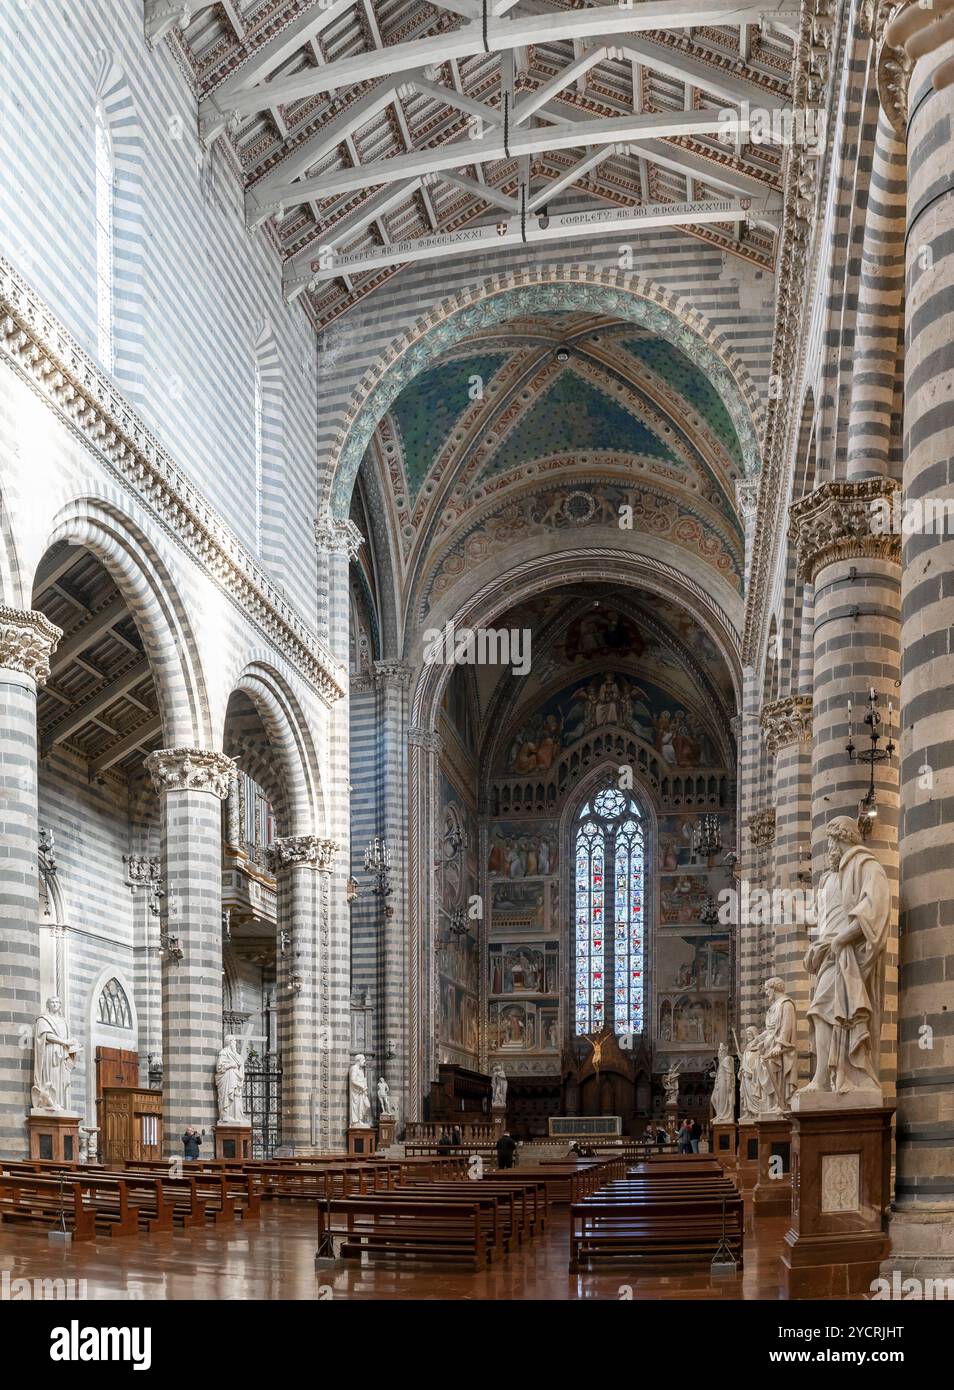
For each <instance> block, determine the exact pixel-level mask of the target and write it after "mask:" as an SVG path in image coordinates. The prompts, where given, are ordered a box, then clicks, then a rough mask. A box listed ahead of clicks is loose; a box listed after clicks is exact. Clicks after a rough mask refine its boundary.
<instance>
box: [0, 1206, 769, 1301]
mask: <svg viewBox="0 0 954 1390" xmlns="http://www.w3.org/2000/svg"><path fill="white" fill-rule="evenodd" d="M787 1224H788V1222H787V1220H786V1219H785V1218H782V1217H770V1218H766V1217H760V1218H759V1220H758V1222H756V1223H755V1224H754V1229H753V1223H752V1218H751V1217H748V1219H747V1230H746V1248H745V1268H744V1269H743V1270H742V1271H740V1272H739V1273H738V1274H737V1275H735V1276H731V1277H726V1276H719V1277H713V1276H711V1275H710V1274H709V1272H708V1271H707V1270H701V1271H699V1272H698V1273H693V1274H686V1273H682V1274H677V1275H673V1276H669V1277H664V1276H661V1275H655V1276H647V1275H643V1276H638V1277H637V1276H634V1275H633V1273H632V1272H631V1271H627V1270H626V1269H625V1268H623V1267H614V1268H611V1269H608V1270H607V1269H603V1270H601V1271H600V1272H598V1273H592V1272H590V1273H586V1274H570V1273H569V1272H568V1269H567V1250H568V1243H569V1223H568V1219H567V1216H566V1214H565V1209H564V1211H560V1210H559V1209H558V1210H557V1212H556V1213H555V1215H554V1216H553V1218H552V1219H551V1223H550V1226H549V1229H548V1230H547V1231H546V1232H545V1234H544V1235H543V1236H542V1237H539V1238H538V1239H537V1240H535V1241H531V1242H530V1243H529V1244H528V1245H525V1246H523V1247H522V1248H521V1249H519V1250H517V1251H516V1252H515V1253H513V1254H511V1255H508V1256H506V1257H505V1258H504V1259H502V1260H499V1261H497V1262H496V1263H495V1264H493V1265H491V1266H490V1267H489V1268H488V1269H487V1270H485V1271H484V1272H482V1273H480V1274H474V1273H472V1272H469V1271H464V1270H460V1269H455V1268H453V1267H443V1268H441V1267H435V1266H415V1267H408V1266H406V1265H396V1264H381V1263H375V1264H374V1265H367V1264H366V1265H359V1264H357V1263H355V1262H352V1261H341V1262H339V1263H338V1266H337V1268H336V1269H331V1270H321V1271H319V1272H317V1273H316V1271H315V1267H314V1257H315V1245H316V1234H315V1218H314V1212H313V1209H311V1208H309V1207H308V1206H306V1205H304V1204H302V1205H297V1204H296V1205H294V1206H282V1207H280V1208H275V1207H266V1208H265V1210H264V1212H263V1216H262V1218H261V1221H259V1222H252V1223H250V1224H249V1225H248V1226H243V1225H242V1224H236V1225H234V1226H228V1227H226V1226H219V1227H212V1228H208V1229H206V1230H202V1231H194V1232H179V1233H176V1234H174V1235H162V1236H153V1237H147V1236H139V1237H137V1238H133V1239H124V1240H117V1241H115V1242H111V1241H110V1240H109V1239H108V1238H107V1239H104V1240H102V1241H97V1242H95V1243H93V1242H90V1243H82V1244H78V1245H74V1246H73V1247H72V1248H71V1249H69V1250H66V1251H61V1250H59V1249H57V1248H55V1247H53V1246H51V1245H50V1244H49V1242H48V1241H47V1238H46V1235H45V1233H43V1232H34V1231H28V1230H11V1228H10V1227H9V1226H4V1225H0V1299H3V1298H4V1297H7V1298H10V1297H14V1296H15V1291H16V1289H17V1287H18V1286H17V1285H16V1284H15V1282H14V1281H15V1280H17V1279H64V1280H74V1281H79V1280H85V1287H84V1286H83V1285H75V1286H73V1291H74V1292H75V1293H76V1294H77V1295H78V1296H79V1297H84V1298H89V1299H116V1298H119V1299H122V1298H128V1299H206V1300H223V1299H269V1300H272V1299H301V1300H308V1299H317V1298H324V1299H327V1298H335V1299H345V1300H349V1301H350V1300H358V1299H367V1300H372V1299H395V1300H400V1299H463V1300H467V1299H470V1300H487V1299H503V1300H506V1299H546V1300H547V1301H554V1300H577V1299H594V1300H606V1299H621V1298H633V1299H713V1298H716V1299H778V1298H779V1297H780V1292H779V1252H780V1250H781V1244H782V1237H783V1236H784V1234H785V1230H786V1227H787ZM70 1287H71V1286H67V1288H68V1289H69V1288H70ZM5 1289H6V1293H5V1292H4V1290H5Z"/></svg>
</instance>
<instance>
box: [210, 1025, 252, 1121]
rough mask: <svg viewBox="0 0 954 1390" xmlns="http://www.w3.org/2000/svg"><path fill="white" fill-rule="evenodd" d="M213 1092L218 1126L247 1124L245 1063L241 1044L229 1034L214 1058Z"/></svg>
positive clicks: (233, 1035)
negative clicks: (217, 1113)
mask: <svg viewBox="0 0 954 1390" xmlns="http://www.w3.org/2000/svg"><path fill="white" fill-rule="evenodd" d="M215 1090H216V1094H217V1095H218V1101H219V1124H225V1125H244V1124H247V1123H248V1117H247V1116H246V1114H245V1063H244V1061H243V1059H242V1044H241V1042H240V1040H239V1039H238V1038H237V1037H236V1036H235V1034H234V1033H230V1034H229V1035H228V1037H227V1038H226V1039H225V1045H224V1046H223V1048H222V1050H221V1051H220V1052H219V1055H218V1057H217V1058H216V1062H215Z"/></svg>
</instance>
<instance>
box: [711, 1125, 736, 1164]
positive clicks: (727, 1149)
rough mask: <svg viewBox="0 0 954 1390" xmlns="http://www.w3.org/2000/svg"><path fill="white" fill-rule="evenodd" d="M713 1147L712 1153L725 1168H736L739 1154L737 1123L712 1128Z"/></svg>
mask: <svg viewBox="0 0 954 1390" xmlns="http://www.w3.org/2000/svg"><path fill="white" fill-rule="evenodd" d="M710 1132H711V1135H712V1139H711V1147H710V1152H711V1153H712V1155H713V1157H714V1158H717V1159H718V1160H719V1162H720V1163H721V1164H722V1166H723V1168H734V1167H735V1161H736V1154H737V1152H738V1134H737V1131H736V1127H735V1121H730V1122H729V1123H728V1124H715V1123H713V1125H712V1127H711V1131H710Z"/></svg>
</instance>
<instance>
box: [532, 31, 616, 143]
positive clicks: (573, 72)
mask: <svg viewBox="0 0 954 1390" xmlns="http://www.w3.org/2000/svg"><path fill="white" fill-rule="evenodd" d="M608 52H609V50H608V48H607V47H606V45H605V44H597V46H596V47H595V48H591V49H589V50H588V52H586V53H582V54H581V55H580V56H579V58H574V60H573V62H572V63H568V64H567V65H566V67H565V68H563V69H562V70H561V71H560V72H558V73H557V75H556V76H555V77H552V78H551V79H550V81H549V82H545V83H544V84H543V86H542V87H539V88H538V89H537V90H536V91H535V92H533V93H531V95H530V96H527V97H524V99H523V101H521V102H520V103H519V104H518V105H517V106H515V107H514V112H513V120H514V125H521V124H522V123H523V122H524V121H526V120H529V119H530V117H531V116H532V115H533V113H534V112H535V111H537V110H539V108H540V107H541V106H545V105H546V103H547V102H548V101H550V100H551V98H552V97H555V96H559V94H560V93H561V92H563V91H565V90H566V88H567V87H569V86H571V85H572V83H574V82H575V81H577V79H578V78H580V77H583V76H584V75H585V74H586V73H588V72H589V70H590V68H595V67H596V65H597V63H602V62H603V60H604V58H606V56H607V54H608Z"/></svg>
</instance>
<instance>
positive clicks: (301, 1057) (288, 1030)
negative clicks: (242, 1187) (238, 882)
mask: <svg viewBox="0 0 954 1390" xmlns="http://www.w3.org/2000/svg"><path fill="white" fill-rule="evenodd" d="M337 850H338V846H337V844H336V843H335V842H334V841H333V840H322V839H319V837H318V836H317V835H286V836H283V837H282V838H280V839H277V840H275V841H274V842H273V843H272V845H271V846H270V847H269V867H270V868H271V870H272V872H273V873H274V875H275V884H276V889H277V895H278V951H277V956H276V981H275V987H276V998H277V1003H278V1048H279V1053H280V1054H281V1059H282V1129H281V1134H282V1149H283V1152H286V1153H289V1154H295V1153H300V1152H307V1151H308V1150H309V1149H312V1148H314V1147H315V1146H316V1145H317V1144H318V1128H319V1126H318V1117H319V1096H320V1094H321V1089H322V1080H323V1076H324V1073H325V1070H326V1069H327V1067H328V1061H329V1050H330V1046H331V1042H332V1037H331V1030H330V1028H329V1027H328V1025H327V1023H326V1022H324V1021H323V1013H324V1010H323V1005H322V968H321V965H322V962H321V942H320V933H321V918H322V909H323V903H322V897H323V894H322V888H323V887H324V882H323V881H324V880H325V879H326V878H327V876H328V875H329V874H330V872H331V870H332V868H333V867H334V863H335V856H336V854H337Z"/></svg>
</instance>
